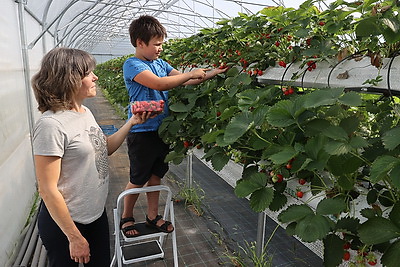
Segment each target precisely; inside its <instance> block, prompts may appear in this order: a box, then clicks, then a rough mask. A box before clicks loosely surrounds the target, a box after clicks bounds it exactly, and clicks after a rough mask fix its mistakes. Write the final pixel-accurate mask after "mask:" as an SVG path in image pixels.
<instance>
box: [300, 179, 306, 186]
mask: <svg viewBox="0 0 400 267" xmlns="http://www.w3.org/2000/svg"><path fill="white" fill-rule="evenodd" d="M306 182H307V181H306V180H305V179H303V178H301V179H299V184H301V185H304V184H305V183H306Z"/></svg>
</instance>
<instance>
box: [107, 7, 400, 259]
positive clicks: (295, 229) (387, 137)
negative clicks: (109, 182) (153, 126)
mask: <svg viewBox="0 0 400 267" xmlns="http://www.w3.org/2000/svg"><path fill="white" fill-rule="evenodd" d="M313 4H314V1H306V2H304V3H303V4H302V5H301V6H300V8H299V9H293V8H284V7H282V6H280V7H268V8H265V9H263V10H261V11H260V12H259V13H258V14H255V15H245V14H239V16H238V17H236V18H233V19H226V20H223V21H220V22H219V23H218V24H219V27H218V28H215V29H203V30H202V31H201V32H200V33H199V34H197V35H193V36H191V37H189V38H184V39H179V40H178V39H176V40H169V41H168V43H167V44H166V45H165V46H164V55H163V58H164V59H166V60H167V61H169V62H170V64H172V65H173V66H175V67H176V68H180V69H182V70H187V69H191V68H195V67H196V66H199V67H206V68H208V67H211V68H213V67H220V66H229V67H230V69H229V70H228V71H227V72H226V73H223V74H220V75H219V76H218V77H215V79H212V80H208V81H206V82H204V83H202V84H200V85H198V86H186V87H182V88H176V89H174V90H172V91H170V103H169V104H170V105H169V107H170V116H169V117H167V118H166V119H164V121H163V124H162V125H161V127H160V129H159V133H160V136H162V138H163V139H164V141H165V142H166V143H168V144H169V145H170V147H171V152H170V153H169V155H168V156H167V160H168V161H170V162H173V163H176V164H178V163H180V162H181V161H182V160H183V159H184V157H185V155H186V153H187V152H188V150H189V149H193V148H194V146H196V147H200V148H202V149H204V152H205V156H204V159H205V160H207V161H210V162H211V164H212V166H213V168H214V169H215V170H218V171H219V170H222V169H223V167H224V166H225V165H226V164H227V163H228V162H229V161H230V160H233V161H234V162H236V163H238V164H241V165H242V166H243V171H242V177H240V178H241V179H240V180H239V181H238V183H237V185H236V188H235V193H236V195H237V196H238V197H248V198H249V199H250V206H251V208H252V209H253V210H254V211H256V212H262V211H264V210H266V209H269V210H272V211H276V212H278V213H279V215H278V220H279V221H280V222H281V224H282V225H284V226H285V227H286V230H287V232H288V233H289V234H291V235H296V236H297V237H298V238H300V239H301V240H302V241H303V242H314V241H317V240H321V241H322V242H323V244H324V265H325V266H337V265H339V264H340V263H341V262H342V261H343V259H345V260H348V261H353V258H352V257H350V252H349V251H357V250H359V251H362V254H358V255H357V256H355V257H354V259H355V260H357V258H360V260H362V261H363V262H369V261H370V262H371V263H373V260H374V259H372V256H371V259H370V260H369V261H367V259H366V256H364V253H367V254H368V255H378V256H379V257H380V258H379V262H380V263H382V264H383V265H385V266H397V263H398V262H400V253H399V252H400V241H399V237H400V217H399V215H398V214H400V212H399V211H400V210H399V209H400V201H399V200H400V182H399V179H398V176H399V174H400V159H399V155H400V138H398V136H399V134H400V124H399V119H398V117H399V116H398V115H399V112H398V106H397V102H396V101H397V100H396V99H395V97H392V98H385V97H379V96H371V95H362V94H360V93H356V92H351V91H350V92H349V91H347V90H344V88H327V89H315V88H309V89H304V88H295V87H293V86H291V85H290V84H289V85H280V86H278V85H265V84H260V83H258V80H257V77H258V75H260V74H264V73H266V74H267V75H268V67H271V66H272V67H273V66H277V67H280V68H289V67H290V64H291V63H292V62H301V64H302V66H304V68H303V69H304V71H313V70H314V69H315V68H318V67H319V66H320V65H319V63H320V62H322V61H328V62H330V63H335V62H337V61H338V60H340V59H342V58H344V57H345V56H346V54H352V53H356V52H359V51H367V53H366V55H367V56H370V57H371V59H373V60H372V62H371V63H372V64H373V65H374V66H376V67H378V68H381V67H382V64H381V58H382V57H390V56H392V55H394V54H395V53H397V49H398V48H399V41H400V34H399V32H398V25H400V21H399V18H398V16H399V15H398V14H399V7H397V4H396V3H395V2H393V1H375V0H369V1H363V2H351V3H350V2H345V1H341V0H339V1H336V2H334V3H332V4H331V5H330V6H329V7H328V8H327V9H326V10H324V11H319V10H318V9H317V8H316V7H315V6H314V5H313ZM293 21H296V23H292V22H293ZM121 65H122V64H121ZM118 74H120V72H118ZM114 75H115V74H114ZM297 75H302V74H301V73H298V74H297ZM100 80H101V79H100ZM284 88H285V89H284ZM111 90H112V89H111ZM124 91H125V89H124ZM394 100H395V101H394ZM189 140H190V141H189ZM293 159H295V160H293ZM292 181H293V182H295V186H294V188H296V187H297V186H298V187H299V188H301V191H298V192H307V194H303V195H302V196H301V197H300V196H298V198H299V201H302V204H292V205H289V206H288V205H287V203H288V197H291V196H294V197H296V192H297V191H295V189H293V188H290V186H289V185H290V183H291V182H292ZM296 181H299V183H300V181H301V183H300V185H299V183H297V182H296ZM290 190H292V191H293V192H292V191H290ZM309 195H311V197H310V199H307V198H308V197H309ZM312 200H317V204H315V205H314V206H311V205H309V204H310V203H311V201H312ZM344 248H345V250H346V252H344Z"/></svg>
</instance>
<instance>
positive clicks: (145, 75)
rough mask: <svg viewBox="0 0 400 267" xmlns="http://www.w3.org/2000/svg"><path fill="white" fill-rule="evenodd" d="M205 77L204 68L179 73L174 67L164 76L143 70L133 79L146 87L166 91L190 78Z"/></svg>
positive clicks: (200, 78)
mask: <svg viewBox="0 0 400 267" xmlns="http://www.w3.org/2000/svg"><path fill="white" fill-rule="evenodd" d="M205 77H207V74H206V73H205V69H195V70H192V71H190V72H185V73H181V72H179V71H177V70H175V69H174V70H172V71H171V72H170V73H169V76H166V77H158V76H157V75H155V74H154V73H153V72H151V71H149V70H145V71H142V72H141V73H139V74H138V75H136V76H135V78H134V80H135V82H137V83H140V84H141V85H144V86H146V87H148V88H151V89H154V90H158V91H166V90H170V89H172V88H175V87H177V86H179V85H182V84H184V83H185V82H187V81H189V80H192V79H199V80H201V81H203V80H204V78H205Z"/></svg>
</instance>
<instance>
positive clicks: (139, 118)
mask: <svg viewBox="0 0 400 267" xmlns="http://www.w3.org/2000/svg"><path fill="white" fill-rule="evenodd" d="M151 113H152V112H146V111H145V112H141V113H136V114H135V115H133V116H132V117H131V119H130V120H129V121H130V123H131V124H132V126H133V125H136V124H142V123H145V122H146V121H147V120H148V119H149V118H154V117H155V116H157V114H155V115H151Z"/></svg>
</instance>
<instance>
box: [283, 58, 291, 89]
mask: <svg viewBox="0 0 400 267" xmlns="http://www.w3.org/2000/svg"><path fill="white" fill-rule="evenodd" d="M293 63H294V60H293V61H292V62H290V63H289V66H287V68H285V71H284V72H283V74H282V78H281V84H280V85H281V90H282V89H283V79H284V78H285V75H286V72H287V71H288V70H289V68H290V66H292V65H293Z"/></svg>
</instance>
